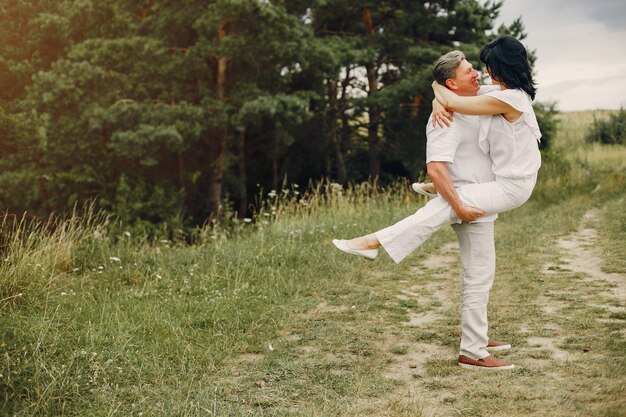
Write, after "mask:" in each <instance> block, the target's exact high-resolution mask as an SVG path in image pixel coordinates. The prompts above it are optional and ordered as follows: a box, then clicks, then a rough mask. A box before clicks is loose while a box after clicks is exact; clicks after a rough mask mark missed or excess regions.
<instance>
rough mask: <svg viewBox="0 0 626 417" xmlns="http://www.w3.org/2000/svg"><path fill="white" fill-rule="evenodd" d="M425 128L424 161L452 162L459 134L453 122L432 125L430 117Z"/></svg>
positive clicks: (459, 137)
mask: <svg viewBox="0 0 626 417" xmlns="http://www.w3.org/2000/svg"><path fill="white" fill-rule="evenodd" d="M427 126H428V127H427V128H426V163H429V162H454V156H455V154H456V149H457V148H458V146H459V142H460V140H461V136H460V135H459V134H458V129H457V128H456V127H455V124H454V122H452V123H451V125H450V126H449V127H448V126H446V127H440V126H439V125H437V126H435V127H433V125H432V118H431V119H428V125H427Z"/></svg>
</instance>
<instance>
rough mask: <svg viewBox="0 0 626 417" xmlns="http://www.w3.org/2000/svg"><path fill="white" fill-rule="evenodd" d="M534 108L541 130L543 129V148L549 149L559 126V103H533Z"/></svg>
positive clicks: (541, 145)
mask: <svg viewBox="0 0 626 417" xmlns="http://www.w3.org/2000/svg"><path fill="white" fill-rule="evenodd" d="M533 109H534V110H535V115H536V116H537V122H538V123H539V130H541V144H540V147H541V149H547V148H548V147H550V143H551V142H552V140H553V138H554V137H555V136H556V133H557V129H558V127H559V121H558V118H557V116H558V114H559V111H558V110H557V104H556V103H555V102H550V103H540V102H535V103H533Z"/></svg>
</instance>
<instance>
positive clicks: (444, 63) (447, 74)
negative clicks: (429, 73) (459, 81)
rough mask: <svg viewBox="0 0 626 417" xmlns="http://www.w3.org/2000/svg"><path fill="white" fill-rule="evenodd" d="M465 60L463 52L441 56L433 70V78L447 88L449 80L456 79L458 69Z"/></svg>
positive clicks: (453, 52)
mask: <svg viewBox="0 0 626 417" xmlns="http://www.w3.org/2000/svg"><path fill="white" fill-rule="evenodd" d="M464 59H465V55H463V52H461V51H452V52H448V53H447V54H445V55H443V56H441V58H439V59H438V60H437V63H436V64H435V68H433V78H435V81H437V82H438V83H439V84H441V85H443V86H445V85H446V80H447V79H448V78H454V77H455V75H456V69H457V68H458V67H459V65H461V61H463V60H464Z"/></svg>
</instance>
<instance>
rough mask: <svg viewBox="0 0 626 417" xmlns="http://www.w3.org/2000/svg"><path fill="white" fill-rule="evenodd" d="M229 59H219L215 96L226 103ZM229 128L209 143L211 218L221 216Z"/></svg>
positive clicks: (222, 32)
mask: <svg viewBox="0 0 626 417" xmlns="http://www.w3.org/2000/svg"><path fill="white" fill-rule="evenodd" d="M218 36H219V38H220V40H222V39H224V37H225V36H226V27H225V24H223V25H222V26H221V27H220V29H219V30H218ZM227 66H228V58H227V57H225V56H220V57H218V58H217V77H216V79H217V83H216V88H215V96H216V98H217V100H218V101H221V102H224V98H225V97H226V70H227ZM226 129H227V128H226V127H225V126H224V127H222V128H220V129H218V130H217V134H216V135H215V137H214V138H211V140H210V141H209V155H210V161H209V165H210V167H209V190H208V210H209V216H211V215H213V216H215V217H216V218H218V219H219V218H220V216H221V210H220V209H221V201H222V183H223V181H224V155H225V148H226V138H227V136H228V132H227V130H226Z"/></svg>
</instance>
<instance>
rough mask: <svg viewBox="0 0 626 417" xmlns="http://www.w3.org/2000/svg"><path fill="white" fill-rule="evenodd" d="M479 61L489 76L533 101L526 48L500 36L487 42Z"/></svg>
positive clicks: (533, 93)
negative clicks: (521, 92)
mask: <svg viewBox="0 0 626 417" xmlns="http://www.w3.org/2000/svg"><path fill="white" fill-rule="evenodd" d="M480 60H481V61H482V62H483V63H484V64H485V65H486V66H487V70H489V74H490V75H491V77H492V78H493V79H495V80H496V81H498V82H500V83H502V84H504V85H505V86H506V87H507V88H517V89H519V90H523V91H525V92H526V93H528V95H529V96H530V98H531V99H533V100H534V99H535V93H536V90H535V82H534V81H533V74H532V71H531V70H530V64H529V63H528V56H527V54H526V48H524V45H522V43H521V42H520V41H518V40H517V39H515V38H512V37H510V36H502V37H500V38H498V39H496V40H494V41H491V42H489V43H488V44H487V45H485V46H483V48H482V49H481V50H480Z"/></svg>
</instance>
